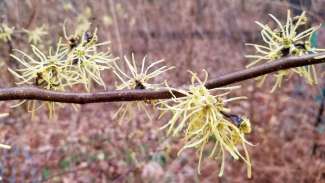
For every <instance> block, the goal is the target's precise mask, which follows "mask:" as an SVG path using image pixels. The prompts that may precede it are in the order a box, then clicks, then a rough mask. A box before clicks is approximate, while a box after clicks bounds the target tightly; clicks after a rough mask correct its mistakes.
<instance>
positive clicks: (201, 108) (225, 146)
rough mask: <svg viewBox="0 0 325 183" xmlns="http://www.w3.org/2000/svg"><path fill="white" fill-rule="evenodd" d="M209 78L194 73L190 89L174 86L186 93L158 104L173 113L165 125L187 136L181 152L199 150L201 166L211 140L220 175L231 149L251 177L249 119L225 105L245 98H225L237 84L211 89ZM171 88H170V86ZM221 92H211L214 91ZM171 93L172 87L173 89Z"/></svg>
mask: <svg viewBox="0 0 325 183" xmlns="http://www.w3.org/2000/svg"><path fill="white" fill-rule="evenodd" d="M206 80H207V73H206V78H205V80H204V81H201V80H200V79H199V78H198V77H197V76H196V74H194V73H192V85H191V86H190V88H189V89H188V91H186V90H183V89H173V90H174V91H177V92H179V93H181V94H183V95H184V97H180V98H176V97H175V96H174V98H172V99H170V100H163V101H160V102H159V103H158V105H159V106H160V107H158V109H160V110H162V111H163V113H162V114H165V113H166V112H171V113H172V116H171V118H170V120H169V122H168V123H167V124H166V125H164V126H163V127H162V128H163V129H164V128H168V134H171V133H172V134H173V135H178V134H180V133H182V134H183V135H184V140H185V143H186V144H185V145H184V147H183V148H182V149H181V150H180V151H179V153H180V152H182V150H184V149H187V148H195V149H198V154H199V165H198V171H199V172H200V165H201V161H202V157H203V154H204V153H203V152H204V150H205V149H206V148H207V147H208V146H207V145H208V144H209V143H212V144H213V148H212V150H211V152H210V155H209V158H215V159H219V158H220V159H221V165H220V172H219V176H222V175H223V171H224V161H225V153H226V152H228V153H229V154H230V155H231V156H232V157H233V158H234V159H236V160H238V159H242V160H243V161H244V162H245V163H246V164H247V167H248V170H247V173H248V177H251V162H250V158H249V154H248V151H247V149H246V144H250V143H249V142H248V141H246V140H245V134H248V133H250V132H251V127H250V122H249V120H248V119H247V118H245V117H240V116H237V115H234V114H230V113H229V112H230V109H228V108H226V107H225V104H227V103H228V102H231V101H234V100H239V99H243V98H245V97H234V98H229V99H225V98H224V97H225V96H226V95H227V94H229V93H230V91H231V90H233V89H236V88H238V87H227V88H216V89H213V90H208V89H207V88H206V87H205V86H204V84H205V82H206ZM170 89H171V88H170ZM216 91H219V92H221V93H219V94H217V95H212V94H211V93H212V92H216ZM170 92H171V93H173V92H172V90H171V91H170ZM238 145H241V147H242V148H243V150H244V155H243V154H242V153H241V152H240V150H239V149H238V148H237V146H238Z"/></svg>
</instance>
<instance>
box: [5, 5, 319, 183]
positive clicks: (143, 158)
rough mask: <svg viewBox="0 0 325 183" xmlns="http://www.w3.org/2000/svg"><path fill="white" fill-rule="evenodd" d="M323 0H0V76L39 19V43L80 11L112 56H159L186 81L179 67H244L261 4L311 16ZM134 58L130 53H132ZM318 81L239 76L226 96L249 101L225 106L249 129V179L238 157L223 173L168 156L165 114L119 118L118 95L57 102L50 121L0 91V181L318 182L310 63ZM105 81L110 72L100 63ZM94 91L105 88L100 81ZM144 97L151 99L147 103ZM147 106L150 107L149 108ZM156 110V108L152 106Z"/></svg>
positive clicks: (51, 40)
mask: <svg viewBox="0 0 325 183" xmlns="http://www.w3.org/2000/svg"><path fill="white" fill-rule="evenodd" d="M324 7H325V0H310V1H302V0H291V1H285V0H268V1H266V0H232V1H229V0H173V1H170V0H160V1H155V0H132V1H131V0H129V1H128V0H96V1H91V0H82V1H81V0H25V1H23V0H0V20H1V22H2V23H6V24H8V25H9V26H10V27H15V33H14V36H13V38H12V40H11V41H9V42H1V43H0V63H1V68H0V69H1V71H0V72H1V77H0V87H10V86H14V78H13V77H12V76H11V75H10V73H8V71H7V68H8V67H13V66H14V65H15V62H14V61H13V60H12V59H11V58H10V57H9V55H10V54H11V53H13V48H17V49H21V50H24V51H26V52H28V51H30V47H29V45H30V44H29V43H28V36H26V32H24V31H21V30H23V29H26V30H30V31H33V30H35V29H37V28H39V27H42V26H43V25H44V28H45V29H44V30H45V31H46V32H47V34H44V35H43V36H42V41H41V42H39V43H38V44H39V46H40V47H44V48H45V50H46V49H47V48H48V46H51V45H54V44H55V43H56V42H57V40H58V38H59V37H60V36H61V37H62V36H63V32H62V26H63V22H64V20H66V25H67V26H66V27H67V32H68V34H69V33H71V34H72V33H73V32H74V28H75V27H76V26H77V24H80V23H82V21H84V20H87V21H89V22H91V28H95V27H97V28H98V34H99V40H100V41H106V40H110V41H111V45H110V47H111V50H112V52H113V54H114V55H115V56H120V57H121V56H123V55H128V56H130V54H131V53H132V52H133V53H135V56H136V58H137V60H138V61H139V62H140V61H141V60H142V57H143V56H144V55H148V57H149V58H150V60H152V61H153V60H159V59H165V61H166V64H167V65H169V66H176V68H177V70H174V71H170V72H168V73H166V74H165V75H164V76H162V77H163V79H166V80H168V82H169V83H170V84H171V85H172V86H181V85H184V84H188V83H189V81H190V80H189V79H190V75H189V73H188V72H186V70H192V71H194V72H198V73H199V75H200V76H202V74H203V73H202V72H201V71H202V69H206V70H207V71H208V73H209V77H210V78H214V77H218V76H221V75H223V74H226V73H230V72H232V71H237V70H240V69H243V68H245V65H247V64H248V63H249V61H248V60H247V59H246V58H245V57H244V55H245V54H248V53H252V50H249V49H247V48H246V47H245V45H244V44H245V43H248V42H249V43H261V37H260V35H259V31H260V29H259V28H258V26H257V25H256V24H255V23H254V21H256V20H258V21H261V22H263V23H270V24H272V23H273V22H272V20H271V19H270V17H269V16H268V13H272V14H273V15H275V16H276V17H279V19H280V20H284V19H285V18H286V14H287V9H291V10H292V11H293V12H294V13H295V14H296V15H299V14H300V13H301V11H302V10H306V11H307V15H308V17H309V18H310V20H311V22H312V25H319V24H322V23H323V22H324V20H325V10H324ZM314 38H315V39H314V40H313V44H314V45H318V46H319V47H323V48H324V47H325V27H322V28H320V30H319V31H318V32H317V34H315V35H314ZM139 62H138V63H139ZM317 70H318V73H319V85H317V86H310V85H308V84H306V83H305V81H303V80H302V79H301V78H298V77H295V76H294V77H292V78H291V79H290V80H287V81H285V82H284V83H283V87H282V88H280V89H278V90H276V91H275V92H274V93H270V90H271V88H272V86H273V83H274V81H273V80H272V78H271V77H269V78H268V80H267V81H266V82H265V83H264V85H263V87H261V88H259V87H257V86H256V81H255V80H249V81H245V82H242V83H240V84H241V85H242V88H241V89H240V90H238V91H236V92H235V93H234V94H233V95H234V96H242V95H244V96H247V97H248V100H246V101H241V102H234V103H233V104H232V106H230V107H231V108H232V109H233V111H234V112H235V113H237V114H242V115H247V116H248V117H249V118H250V119H251V122H252V125H253V133H252V134H251V135H249V136H248V139H249V140H250V141H251V142H252V143H253V144H255V146H253V147H249V152H250V153H251V157H252V161H253V178H252V179H247V178H246V167H245V166H244V164H243V162H240V161H234V160H233V159H232V158H231V157H228V158H227V159H226V167H225V173H224V176H223V177H218V172H219V164H218V163H217V162H216V161H211V160H205V161H203V163H202V169H201V174H200V175H199V174H198V173H197V171H196V170H197V163H198V158H197V156H196V154H195V151H194V150H186V151H184V152H183V153H182V154H180V156H177V152H178V150H180V148H181V147H182V145H183V143H182V140H180V139H179V138H170V137H167V136H166V135H165V133H164V131H161V130H159V128H160V127H161V126H162V125H163V124H164V123H166V121H165V120H158V119H157V116H158V113H156V114H154V116H153V120H151V121H150V120H148V119H147V118H146V116H145V114H144V112H143V111H136V117H135V118H133V119H132V120H131V121H129V122H126V123H121V124H118V123H117V122H116V120H113V119H112V115H113V114H114V113H115V111H116V110H117V109H118V107H119V106H120V104H119V103H100V104H87V105H82V106H80V107H79V110H78V111H75V110H74V109H73V108H72V107H71V106H70V105H65V106H64V107H62V108H60V109H59V110H58V111H57V113H58V115H57V117H56V118H54V119H51V120H49V119H48V117H47V111H46V110H40V111H38V112H37V117H36V118H35V119H34V120H31V115H30V114H29V113H27V112H26V108H24V107H19V108H15V109H11V108H10V106H11V105H13V104H15V103H17V101H12V102H1V111H0V112H8V113H10V115H9V116H8V117H6V118H2V119H0V132H1V133H0V139H1V143H5V144H10V145H12V149H11V150H3V149H1V150H0V154H1V156H0V175H1V177H2V181H3V182H12V183H14V182H33V183H37V182H65V183H66V182H85V183H88V182H102V183H104V182H166V183H167V182H180V183H181V182H189V183H191V182H193V183H194V182H195V183H196V182H206V183H208V182H220V183H232V182H252V183H253V182H256V183H260V182H265V183H268V182H277V183H281V182H295V183H296V182H304V183H309V182H325V132H324V130H325V112H324V95H325V81H324V75H323V77H321V73H324V71H325V65H324V64H322V65H318V66H317ZM103 77H104V80H105V82H106V83H107V85H108V89H113V88H114V87H113V86H114V82H115V79H114V78H113V76H112V74H111V73H110V72H105V73H103ZM95 90H96V91H100V90H103V88H100V87H97V88H95ZM148 108H149V107H148ZM149 110H150V108H149ZM152 113H153V112H152Z"/></svg>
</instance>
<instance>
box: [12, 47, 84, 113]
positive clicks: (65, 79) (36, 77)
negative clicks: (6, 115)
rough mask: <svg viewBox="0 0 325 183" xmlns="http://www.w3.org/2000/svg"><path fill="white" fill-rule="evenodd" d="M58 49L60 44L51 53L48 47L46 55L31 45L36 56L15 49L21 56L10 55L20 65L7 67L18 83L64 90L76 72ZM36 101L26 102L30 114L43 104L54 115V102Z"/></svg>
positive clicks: (74, 77) (73, 82) (75, 78)
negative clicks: (13, 67)
mask: <svg viewBox="0 0 325 183" xmlns="http://www.w3.org/2000/svg"><path fill="white" fill-rule="evenodd" d="M58 45H60V44H58ZM60 49H61V48H60V46H58V47H57V48H56V51H55V52H54V53H52V49H51V48H50V49H49V54H48V55H46V54H44V53H43V52H42V51H40V50H39V49H38V48H37V47H35V46H32V51H33V53H34V55H35V56H36V58H33V57H32V56H30V55H28V54H27V53H25V52H23V51H20V50H15V51H16V52H17V53H19V54H21V55H22V57H21V58H19V57H17V56H16V55H11V56H12V57H13V58H14V59H15V60H16V61H17V62H18V63H20V66H21V67H20V68H17V69H16V70H15V71H14V70H12V69H10V68H8V69H9V71H10V72H11V73H12V74H13V75H14V76H15V77H16V78H17V79H19V80H20V81H19V82H17V84H18V85H24V84H32V85H35V86H37V87H41V88H44V89H48V90H59V91H64V90H65V87H66V86H71V85H73V84H75V83H76V82H77V79H78V73H75V72H73V71H70V70H68V65H66V62H65V55H64V54H62V53H61V52H60ZM24 102H25V100H24V101H23V102H21V103H19V104H17V105H15V106H19V105H20V104H22V103H24ZM37 103H38V102H36V101H29V102H28V111H30V112H32V116H34V112H35V111H36V110H38V109H40V108H41V107H43V106H44V105H46V106H47V108H48V111H49V114H50V117H52V116H53V115H54V107H55V106H54V104H55V103H54V102H41V104H40V105H39V106H38V105H37Z"/></svg>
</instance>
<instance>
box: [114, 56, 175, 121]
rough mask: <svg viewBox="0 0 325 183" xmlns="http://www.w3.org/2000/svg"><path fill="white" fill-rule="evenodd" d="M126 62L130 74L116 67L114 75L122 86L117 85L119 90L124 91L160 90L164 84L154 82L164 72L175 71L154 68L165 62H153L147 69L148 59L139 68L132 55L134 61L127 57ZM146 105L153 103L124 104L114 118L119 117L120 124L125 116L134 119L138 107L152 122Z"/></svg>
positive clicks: (165, 67)
mask: <svg viewBox="0 0 325 183" xmlns="http://www.w3.org/2000/svg"><path fill="white" fill-rule="evenodd" d="M124 61H125V63H126V65H127V67H128V72H124V71H122V69H121V68H120V67H119V66H118V65H115V70H114V71H113V72H114V74H115V75H116V76H117V77H118V79H119V80H120V82H121V84H119V85H117V87H116V88H117V89H118V90H123V89H139V90H142V89H153V90H155V89H159V88H161V87H162V83H159V84H154V83H152V80H154V79H155V78H157V77H158V76H160V75H161V74H163V73H164V72H166V71H168V70H171V69H173V68H174V67H167V66H161V67H159V68H157V69H154V66H156V65H159V64H161V63H163V62H164V61H163V60H159V61H156V62H153V63H152V64H150V65H149V66H147V67H146V57H144V58H143V59H142V65H141V67H140V68H138V67H137V65H136V61H135V58H134V54H133V53H132V61H131V62H130V61H129V59H128V58H127V57H124ZM145 103H152V101H146V102H129V103H125V104H122V105H121V107H120V108H119V109H118V111H117V112H116V113H115V114H114V117H113V118H116V117H118V116H119V122H121V121H122V120H123V119H124V118H125V116H128V117H130V118H131V117H132V116H133V111H132V109H133V108H134V107H137V108H138V109H139V110H143V111H145V113H146V115H147V117H148V118H149V119H150V120H151V117H150V115H149V113H148V111H147V110H146V107H145Z"/></svg>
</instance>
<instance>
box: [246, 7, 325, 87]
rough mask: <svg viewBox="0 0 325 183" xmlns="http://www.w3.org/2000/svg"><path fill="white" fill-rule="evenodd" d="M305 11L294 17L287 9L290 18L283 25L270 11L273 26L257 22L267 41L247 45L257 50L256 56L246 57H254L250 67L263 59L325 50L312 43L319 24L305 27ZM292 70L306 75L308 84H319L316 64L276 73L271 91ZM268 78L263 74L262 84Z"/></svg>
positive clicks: (268, 59) (269, 60) (268, 60)
mask: <svg viewBox="0 0 325 183" xmlns="http://www.w3.org/2000/svg"><path fill="white" fill-rule="evenodd" d="M305 14H306V13H305V12H303V13H302V14H301V15H300V16H296V17H292V16H291V12H290V11H288V14H287V20H286V23H285V24H284V25H283V24H282V23H281V22H280V21H279V20H278V19H277V18H276V17H274V16H273V15H272V14H270V17H271V18H272V19H273V20H274V21H275V23H276V25H277V27H276V28H274V29H272V28H271V27H270V26H268V25H264V24H262V23H260V22H256V23H257V24H258V25H259V26H260V27H261V28H262V31H261V36H262V39H263V41H264V43H265V44H264V45H258V44H247V45H248V46H252V47H254V48H255V50H256V55H247V56H246V57H248V58H253V59H254V61H253V62H252V63H250V64H249V65H247V67H251V66H254V65H256V64H258V63H260V62H272V61H274V60H277V59H280V58H282V57H286V56H302V55H305V54H310V53H317V52H318V51H323V50H322V49H317V48H315V47H313V46H312V45H311V42H310V39H311V36H312V35H313V33H314V32H315V31H317V29H318V27H310V28H306V27H308V21H307V17H306V16H305ZM292 73H297V74H298V75H299V76H301V77H303V78H305V79H306V80H307V82H308V83H309V84H317V77H316V72H315V67H314V66H305V67H299V68H294V69H290V70H282V71H278V72H277V73H276V74H275V78H276V81H275V84H274V86H273V88H272V91H274V90H275V89H276V88H277V87H280V86H281V83H282V80H283V79H284V78H285V77H286V76H289V75H291V74H292ZM265 78H266V76H263V77H262V80H261V83H263V81H264V79H265Z"/></svg>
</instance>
